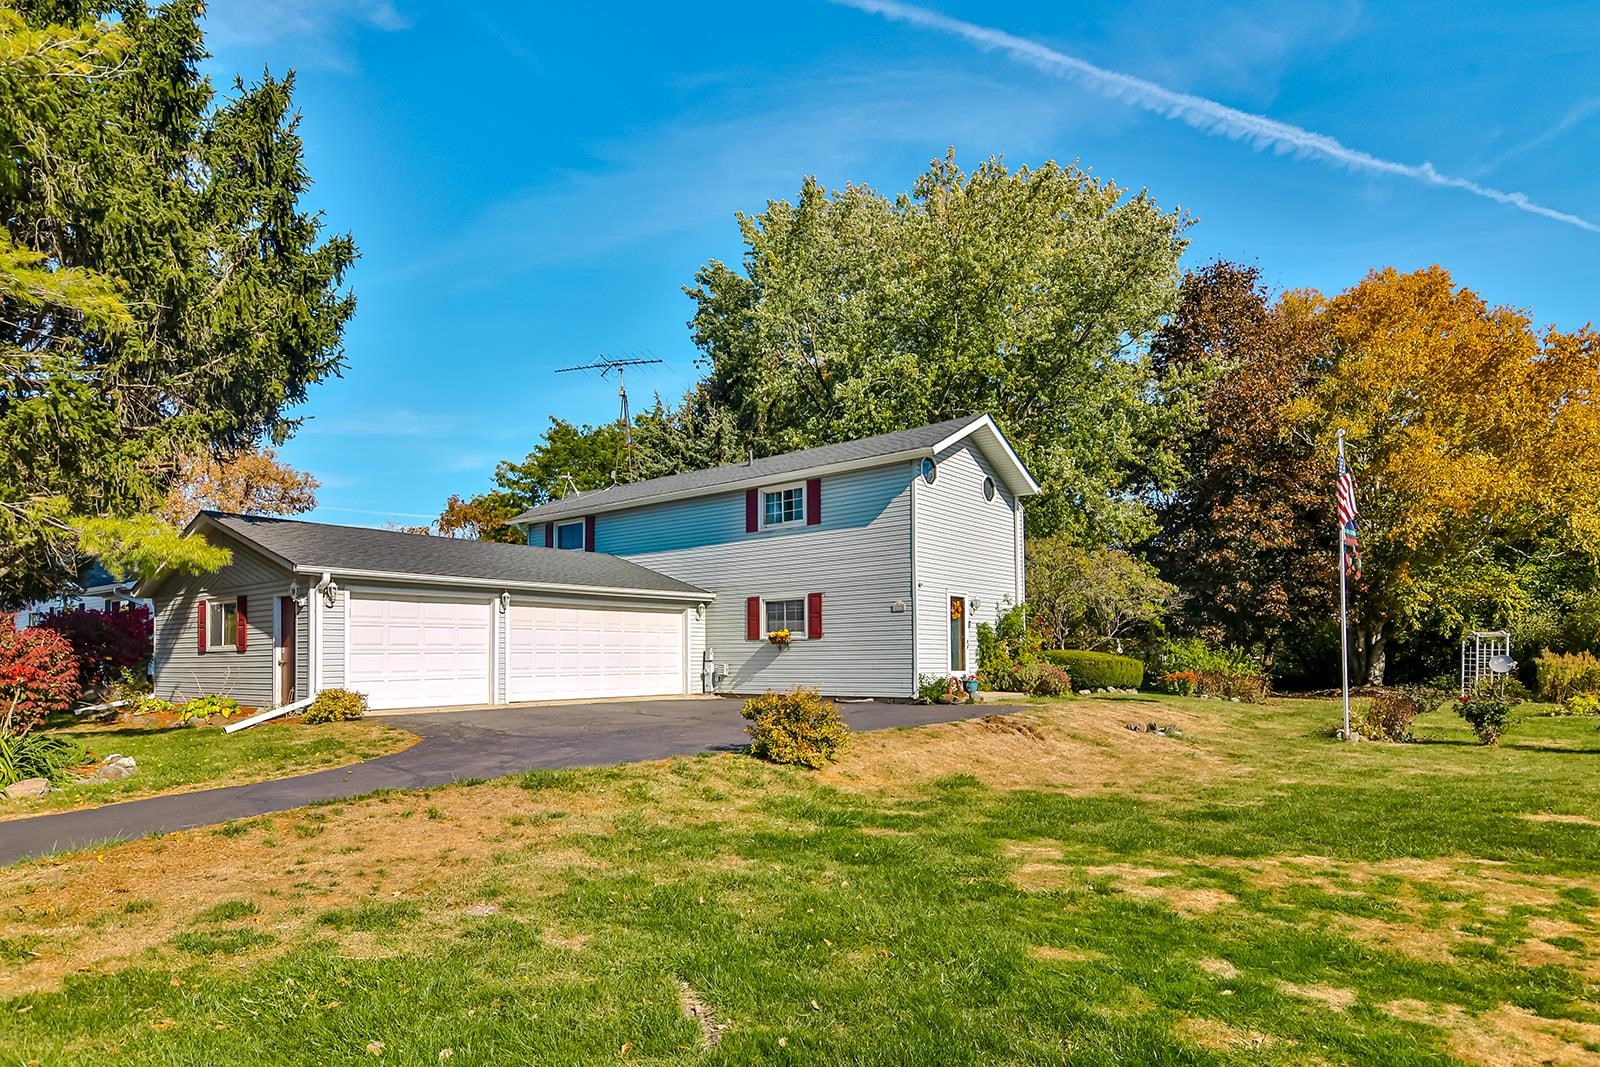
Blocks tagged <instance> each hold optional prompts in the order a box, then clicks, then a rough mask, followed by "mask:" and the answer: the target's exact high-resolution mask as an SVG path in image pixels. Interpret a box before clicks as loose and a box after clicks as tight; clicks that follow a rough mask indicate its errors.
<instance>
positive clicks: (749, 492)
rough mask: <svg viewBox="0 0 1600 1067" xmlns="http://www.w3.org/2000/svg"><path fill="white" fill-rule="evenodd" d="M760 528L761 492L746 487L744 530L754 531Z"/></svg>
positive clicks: (746, 531)
mask: <svg viewBox="0 0 1600 1067" xmlns="http://www.w3.org/2000/svg"><path fill="white" fill-rule="evenodd" d="M759 529H761V492H760V490H757V489H746V490H745V492H744V532H745V533H755V532H756V531H757V530H759Z"/></svg>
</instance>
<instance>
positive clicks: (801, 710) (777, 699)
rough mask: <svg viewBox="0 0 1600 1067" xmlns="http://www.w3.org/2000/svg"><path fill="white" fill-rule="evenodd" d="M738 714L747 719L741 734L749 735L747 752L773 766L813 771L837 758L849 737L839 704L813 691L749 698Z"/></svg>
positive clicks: (801, 689) (770, 694) (799, 690)
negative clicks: (789, 766) (769, 762)
mask: <svg viewBox="0 0 1600 1067" xmlns="http://www.w3.org/2000/svg"><path fill="white" fill-rule="evenodd" d="M742 714H743V715H744V717H745V718H746V719H749V720H750V725H749V726H746V727H745V728H744V732H745V733H747V734H749V735H750V751H751V753H752V754H754V755H756V756H758V757H760V758H761V759H765V760H771V761H772V762H773V763H795V764H799V765H800V766H802V767H810V768H811V769H812V770H817V769H819V768H821V767H822V766H824V765H826V764H827V763H829V762H830V761H832V760H834V759H836V758H837V757H838V754H839V750H840V749H842V748H844V746H845V742H846V741H847V740H848V739H849V736H850V728H849V727H847V726H846V725H845V724H844V719H843V718H841V717H840V715H839V705H837V704H835V703H833V702H832V701H831V700H823V699H822V697H820V696H818V695H817V691H816V690H815V689H806V688H804V687H802V688H799V689H796V690H794V691H792V692H789V693H766V694H763V695H762V696H758V697H751V698H750V699H749V700H746V701H745V702H744V711H743V712H742Z"/></svg>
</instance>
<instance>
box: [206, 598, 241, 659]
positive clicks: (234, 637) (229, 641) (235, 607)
mask: <svg viewBox="0 0 1600 1067" xmlns="http://www.w3.org/2000/svg"><path fill="white" fill-rule="evenodd" d="M206 631H207V632H206V651H207V652H221V651H222V650H223V649H232V648H236V647H238V644H239V602H238V601H237V600H208V601H206Z"/></svg>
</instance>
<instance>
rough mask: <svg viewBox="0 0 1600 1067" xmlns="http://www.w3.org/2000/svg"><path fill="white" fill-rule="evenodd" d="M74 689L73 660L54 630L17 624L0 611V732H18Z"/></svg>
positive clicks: (62, 703)
mask: <svg viewBox="0 0 1600 1067" xmlns="http://www.w3.org/2000/svg"><path fill="white" fill-rule="evenodd" d="M77 695H78V663H77V660H76V658H75V657H74V656H73V654H72V646H71V645H70V644H68V643H67V639H66V638H65V637H62V636H61V635H60V634H58V633H56V632H55V631H54V630H44V629H40V628H39V627H37V626H35V627H30V628H29V629H26V630H18V629H17V617H16V616H15V615H4V614H0V735H6V736H10V737H21V736H22V735H23V734H25V733H27V732H28V731H29V730H31V729H33V728H34V727H35V726H38V725H39V724H40V723H41V722H43V721H44V718H45V716H46V715H49V714H50V713H51V712H56V711H65V710H66V709H67V708H68V707H70V706H71V705H72V701H73V699H74V698H75V697H76V696H77Z"/></svg>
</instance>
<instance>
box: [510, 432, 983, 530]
mask: <svg viewBox="0 0 1600 1067" xmlns="http://www.w3.org/2000/svg"><path fill="white" fill-rule="evenodd" d="M983 418H984V416H983V415H981V414H980V415H963V416H961V417H960V418H958V419H947V420H945V421H944V422H936V423H934V424H933V425H932V426H919V427H917V428H916V429H914V430H896V431H895V432H893V433H884V434H879V435H878V436H876V437H864V438H862V439H861V440H859V441H841V442H840V443H838V444H834V445H822V446H820V447H818V448H807V449H804V450H802V451H799V452H785V453H784V454H783V455H781V456H768V457H766V458H765V459H758V460H755V461H754V462H751V463H734V464H730V465H728V466H725V467H712V468H710V469H708V470H700V471H686V472H685V473H683V474H669V475H667V476H666V477H664V478H651V479H650V480H649V481H645V482H630V483H628V484H626V485H613V486H610V487H609V488H606V489H591V490H588V491H587V492H583V493H579V494H576V495H573V496H568V497H564V498H563V499H561V500H552V501H551V502H550V503H548V504H541V505H539V506H538V507H536V508H530V509H529V510H527V511H525V512H523V513H522V514H521V515H518V516H517V517H516V518H515V519H512V520H511V521H512V522H517V523H525V522H548V521H550V520H551V519H561V518H566V517H567V516H569V515H584V514H587V513H589V512H591V511H594V510H595V509H596V508H603V509H605V510H611V509H613V508H615V507H617V506H618V505H619V504H635V503H640V504H642V503H645V502H646V501H648V500H651V499H652V498H654V497H659V496H667V495H670V494H674V493H685V492H689V493H693V492H699V491H702V490H712V489H716V488H717V487H719V486H723V485H733V484H736V483H739V482H743V481H748V480H750V479H766V478H778V477H782V476H783V475H786V474H798V473H800V472H801V471H807V470H812V469H815V468H818V467H830V466H833V465H834V464H839V463H855V462H859V461H864V460H871V459H875V458H877V457H879V456H882V457H884V458H887V457H889V456H893V455H897V454H899V453H902V452H915V451H919V450H921V449H927V448H932V447H933V446H934V445H937V444H938V443H939V442H941V441H943V440H944V439H945V438H947V437H949V436H950V435H951V434H953V433H957V432H959V431H960V430H963V429H965V428H967V427H968V426H971V425H972V424H973V423H975V422H978V421H980V420H981V419H983Z"/></svg>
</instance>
